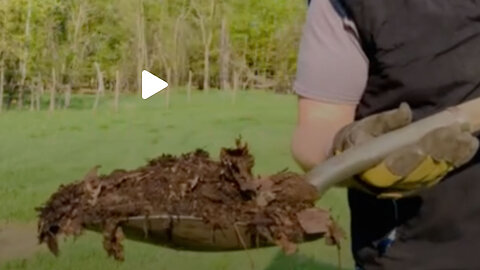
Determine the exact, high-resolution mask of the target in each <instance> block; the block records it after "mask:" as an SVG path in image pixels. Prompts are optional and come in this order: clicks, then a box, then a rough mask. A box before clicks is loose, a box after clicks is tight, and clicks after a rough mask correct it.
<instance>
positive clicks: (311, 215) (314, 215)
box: [297, 208, 331, 234]
mask: <svg viewBox="0 0 480 270" xmlns="http://www.w3.org/2000/svg"><path fill="white" fill-rule="evenodd" d="M297 219H298V222H299V223H300V226H302V229H303V230H304V231H305V232H306V233H307V234H319V233H328V232H329V227H330V224H331V219H330V214H329V213H328V211H326V210H323V209H320V208H309V209H306V210H303V211H302V212H300V213H297Z"/></svg>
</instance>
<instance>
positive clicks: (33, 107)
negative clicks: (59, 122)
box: [30, 85, 36, 111]
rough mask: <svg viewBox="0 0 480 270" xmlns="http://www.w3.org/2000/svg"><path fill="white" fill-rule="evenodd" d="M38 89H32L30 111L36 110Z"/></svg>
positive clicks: (32, 87) (33, 87)
mask: <svg viewBox="0 0 480 270" xmlns="http://www.w3.org/2000/svg"><path fill="white" fill-rule="evenodd" d="M35 92H36V88H35V86H34V85H32V86H31V87H30V111H34V110H35V96H36V93H35Z"/></svg>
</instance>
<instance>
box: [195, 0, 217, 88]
mask: <svg viewBox="0 0 480 270" xmlns="http://www.w3.org/2000/svg"><path fill="white" fill-rule="evenodd" d="M192 4H193V9H194V10H195V18H196V20H197V23H198V26H199V27H200V32H201V35H202V43H203V90H204V91H206V92H208V91H209V90H210V48H211V46H212V40H213V29H214V27H213V21H214V16H215V0H209V5H208V6H207V7H208V9H207V10H205V8H204V7H202V5H203V3H199V1H193V2H192Z"/></svg>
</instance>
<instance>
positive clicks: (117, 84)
mask: <svg viewBox="0 0 480 270" xmlns="http://www.w3.org/2000/svg"><path fill="white" fill-rule="evenodd" d="M119 98H120V72H119V71H118V70H117V71H116V72H115V98H114V102H113V108H114V110H115V112H118V101H119Z"/></svg>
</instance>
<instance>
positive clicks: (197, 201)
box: [37, 140, 343, 260]
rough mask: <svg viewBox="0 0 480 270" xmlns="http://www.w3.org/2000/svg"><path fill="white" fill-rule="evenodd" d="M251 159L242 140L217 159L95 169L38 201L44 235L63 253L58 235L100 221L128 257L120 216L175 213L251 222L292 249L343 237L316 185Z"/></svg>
mask: <svg viewBox="0 0 480 270" xmlns="http://www.w3.org/2000/svg"><path fill="white" fill-rule="evenodd" d="M253 165H254V159H253V157H252V155H251V154H250V153H249V151H248V147H247V145H246V144H243V143H242V142H240V140H237V142H236V147H234V148H223V149H222V150H221V151H220V159H219V161H215V160H213V159H211V158H210V157H209V154H208V153H207V152H205V151H203V150H196V151H194V152H190V153H187V154H183V155H181V156H178V157H176V156H172V155H166V154H164V155H162V156H160V157H158V158H156V159H153V160H151V161H149V162H148V164H147V165H146V166H143V167H140V168H138V169H135V170H131V171H125V170H115V171H113V172H112V173H110V174H109V175H102V176H98V175H97V173H96V171H97V168H94V169H92V170H91V171H90V172H89V173H88V174H87V175H86V176H85V178H84V179H83V180H81V181H77V182H75V183H72V184H69V185H65V186H60V188H59V190H58V191H57V192H56V193H54V194H53V195H52V196H51V197H50V199H49V200H48V201H47V202H46V203H45V204H44V205H43V206H42V207H39V208H37V211H38V213H39V223H38V233H39V236H38V237H39V240H40V242H41V243H46V244H47V245H48V247H49V249H50V251H52V252H53V253H54V254H58V251H59V250H58V249H59V248H58V243H57V236H58V235H59V234H64V235H67V236H68V235H73V236H78V235H80V234H81V233H82V231H83V230H85V229H86V228H89V227H92V226H96V227H98V228H100V230H101V231H102V232H103V237H104V240H103V245H104V248H105V250H106V251H107V253H108V255H111V256H114V258H116V259H118V260H123V258H124V254H123V246H122V244H121V241H122V239H123V237H124V236H123V232H122V221H125V220H126V218H128V217H132V216H139V215H146V216H151V215H154V214H170V215H193V216H198V217H201V218H202V220H203V222H205V223H208V224H212V225H214V226H213V227H215V228H216V229H218V230H221V229H222V228H228V227H229V226H230V227H231V226H232V225H234V224H236V223H237V222H243V223H246V224H248V227H249V229H250V230H251V231H252V232H253V233H255V234H256V235H257V236H258V237H261V238H262V239H263V241H266V242H269V243H272V244H277V245H280V246H281V247H282V248H283V249H284V250H285V251H286V252H287V253H293V252H294V251H295V248H296V245H295V244H294V243H296V242H301V241H303V240H305V237H307V236H308V235H312V234H315V235H319V234H321V236H322V237H325V238H326V240H327V243H329V244H335V245H338V244H339V241H340V238H342V237H343V233H342V230H341V229H340V228H339V227H338V226H337V225H336V224H335V222H334V221H333V220H332V218H331V217H330V214H329V212H328V211H326V210H323V209H320V208H315V207H314V202H315V200H316V199H317V192H316V190H315V188H314V187H313V186H311V185H310V184H308V183H307V182H306V181H304V180H303V178H302V177H301V176H300V175H298V174H295V173H292V172H288V171H282V172H279V173H277V174H275V175H272V176H267V177H255V176H254V175H253V174H252V168H253Z"/></svg>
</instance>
